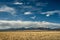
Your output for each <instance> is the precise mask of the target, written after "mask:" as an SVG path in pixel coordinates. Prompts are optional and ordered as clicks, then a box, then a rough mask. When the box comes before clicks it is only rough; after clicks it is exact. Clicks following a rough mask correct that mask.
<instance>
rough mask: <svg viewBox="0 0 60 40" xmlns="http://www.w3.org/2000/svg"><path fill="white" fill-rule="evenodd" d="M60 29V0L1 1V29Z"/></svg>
mask: <svg viewBox="0 0 60 40" xmlns="http://www.w3.org/2000/svg"><path fill="white" fill-rule="evenodd" d="M22 27H24V28H30V27H33V28H38V27H44V28H52V29H54V28H60V0H0V29H9V28H22Z"/></svg>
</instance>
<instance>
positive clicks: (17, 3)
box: [13, 2, 23, 5]
mask: <svg viewBox="0 0 60 40" xmlns="http://www.w3.org/2000/svg"><path fill="white" fill-rule="evenodd" d="M13 4H16V5H22V4H23V3H22V2H15V3H13Z"/></svg>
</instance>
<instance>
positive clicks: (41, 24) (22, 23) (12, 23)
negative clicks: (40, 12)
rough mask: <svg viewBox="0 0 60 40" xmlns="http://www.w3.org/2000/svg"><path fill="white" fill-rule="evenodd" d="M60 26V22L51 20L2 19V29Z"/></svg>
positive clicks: (0, 25)
mask: <svg viewBox="0 0 60 40" xmlns="http://www.w3.org/2000/svg"><path fill="white" fill-rule="evenodd" d="M22 27H24V28H30V27H33V28H38V27H44V28H60V24H57V23H51V22H45V21H42V22H37V21H36V22H33V21H18V20H17V21H13V20H12V21H8V20H0V29H9V28H22Z"/></svg>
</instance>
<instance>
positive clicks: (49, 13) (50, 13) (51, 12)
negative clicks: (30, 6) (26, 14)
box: [41, 10, 60, 16]
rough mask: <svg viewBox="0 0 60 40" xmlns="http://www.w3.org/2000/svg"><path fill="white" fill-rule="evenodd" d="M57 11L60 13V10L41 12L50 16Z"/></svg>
mask: <svg viewBox="0 0 60 40" xmlns="http://www.w3.org/2000/svg"><path fill="white" fill-rule="evenodd" d="M55 13H58V14H60V10H54V11H47V12H42V13H41V14H46V16H50V15H53V14H55Z"/></svg>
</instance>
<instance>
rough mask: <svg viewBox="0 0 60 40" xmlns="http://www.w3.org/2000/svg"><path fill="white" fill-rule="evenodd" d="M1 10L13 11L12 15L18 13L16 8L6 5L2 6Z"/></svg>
mask: <svg viewBox="0 0 60 40" xmlns="http://www.w3.org/2000/svg"><path fill="white" fill-rule="evenodd" d="M0 12H8V13H11V14H12V15H13V14H15V13H16V12H15V9H14V8H12V7H8V6H6V5H3V6H1V7H0Z"/></svg>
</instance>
